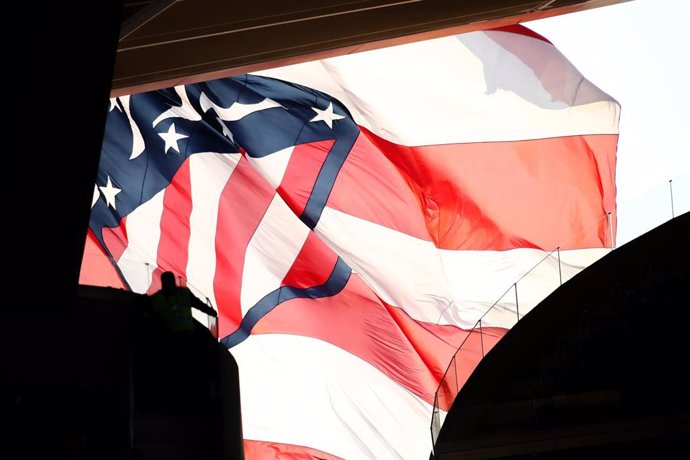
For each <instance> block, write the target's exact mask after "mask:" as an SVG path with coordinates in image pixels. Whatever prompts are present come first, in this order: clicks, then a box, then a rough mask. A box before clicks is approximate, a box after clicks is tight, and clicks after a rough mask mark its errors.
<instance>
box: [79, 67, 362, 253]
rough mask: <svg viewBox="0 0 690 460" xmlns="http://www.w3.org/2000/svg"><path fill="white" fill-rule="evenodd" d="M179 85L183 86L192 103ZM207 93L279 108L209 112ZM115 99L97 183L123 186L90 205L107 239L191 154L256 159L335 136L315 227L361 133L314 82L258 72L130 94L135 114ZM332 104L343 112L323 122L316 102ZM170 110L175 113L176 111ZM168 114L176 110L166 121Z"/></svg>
mask: <svg viewBox="0 0 690 460" xmlns="http://www.w3.org/2000/svg"><path fill="white" fill-rule="evenodd" d="M178 91H183V92H184V93H183V94H184V95H185V96H186V99H187V101H185V100H183V98H182V97H181V96H180V94H178ZM202 94H203V95H205V96H206V97H207V98H208V100H210V101H211V102H213V103H214V104H215V105H216V106H218V107H221V108H228V107H231V106H232V105H233V104H235V103H241V104H256V103H260V102H261V101H264V100H266V99H270V100H272V101H275V102H276V103H277V104H279V106H276V107H270V108H265V109H263V110H259V111H255V112H253V113H250V114H248V115H246V116H244V117H241V118H239V119H237V120H233V121H222V120H219V117H218V114H217V113H216V111H215V110H214V109H208V110H207V111H206V112H204V110H203V108H202V105H201V98H202ZM116 104H117V106H116V107H113V108H112V110H111V111H110V112H109V114H108V119H107V124H106V133H107V135H106V137H105V140H104V142H103V147H102V152H101V162H100V166H99V170H98V176H97V180H96V185H97V186H98V187H105V186H106V184H107V183H108V180H110V182H111V184H112V187H114V188H116V189H119V192H117V194H116V195H115V196H114V199H112V201H111V202H110V203H109V202H108V201H107V200H106V198H105V195H104V194H103V192H100V194H99V198H98V200H97V202H96V203H95V205H94V206H93V209H92V211H91V221H90V228H91V229H92V230H93V232H94V234H95V235H96V236H97V237H98V238H99V239H100V240H101V242H103V241H102V229H103V228H104V227H110V228H114V227H117V226H118V225H119V223H120V221H121V220H122V218H123V217H125V216H127V215H128V214H130V213H131V212H132V211H134V210H135V209H136V208H137V207H139V206H140V205H142V204H143V203H145V202H146V201H148V200H150V199H151V198H152V197H153V196H154V195H156V194H157V193H159V192H160V191H161V190H163V189H164V188H165V187H167V186H168V184H170V182H171V181H172V179H173V177H174V176H175V174H176V172H177V170H178V169H179V168H180V166H181V165H182V164H183V163H184V161H185V160H186V159H187V157H189V156H190V155H194V154H195V153H201V152H218V153H235V152H239V151H242V152H244V153H245V154H247V155H249V156H252V157H265V156H267V155H270V154H272V153H275V152H277V151H280V150H283V149H285V148H288V147H292V146H296V145H300V144H305V143H311V142H319V141H324V140H332V141H334V143H333V146H332V148H331V151H330V152H329V153H328V156H327V158H326V160H325V162H324V165H323V168H322V170H321V171H320V173H319V176H318V178H317V180H316V183H315V186H314V188H313V190H312V194H311V196H310V197H309V200H308V202H307V205H306V207H305V210H304V213H303V215H302V216H300V218H301V219H302V221H303V222H304V223H305V224H307V225H308V226H309V227H310V228H314V226H315V225H316V224H317V222H318V220H319V218H320V216H321V212H322V211H323V208H324V206H325V204H326V201H327V199H328V195H329V194H330V191H331V189H332V188H333V184H334V182H335V179H336V177H337V174H338V171H339V170H340V168H341V166H342V164H343V163H344V161H345V159H346V158H347V155H348V153H349V151H350V149H351V147H352V145H354V142H355V140H356V139H357V136H358V135H359V128H358V127H357V125H356V124H355V123H354V121H353V120H352V117H351V116H350V114H349V112H348V111H347V109H346V108H345V107H344V106H343V105H342V104H341V103H340V102H338V101H337V100H335V99H333V98H331V97H329V96H328V95H326V94H324V93H321V92H319V91H315V90H313V89H310V88H305V87H303V86H299V85H294V84H291V83H287V82H283V81H280V80H275V79H272V78H267V77H259V76H253V75H243V76H238V77H233V78H227V79H222V80H215V81H211V82H206V83H199V84H195V85H187V86H185V87H184V88H178V89H177V91H176V89H173V88H168V89H165V90H160V91H153V92H149V93H143V94H135V95H132V96H130V97H129V113H130V116H131V120H130V119H129V118H128V116H127V113H126V110H125V105H124V103H123V100H122V98H120V99H119V100H117V101H116ZM329 104H332V106H333V112H334V113H335V114H337V115H339V116H341V117H343V118H340V119H337V120H335V121H333V122H332V126H328V123H326V122H324V121H312V119H314V117H315V116H316V115H317V112H316V111H315V110H314V109H313V108H317V109H320V110H323V109H326V107H328V106H329ZM171 108H176V111H173V112H170V109H171ZM166 113H167V114H170V115H171V116H169V117H166V118H164V119H161V115H162V114H166ZM221 123H222V124H221ZM132 124H135V125H136V128H137V129H138V131H139V132H140V133H141V137H142V139H143V142H144V145H145V149H144V151H143V152H142V153H141V154H139V155H138V156H136V157H135V158H131V156H132V155H131V153H132V144H133V140H134V132H133V128H132ZM173 125H174V126H173ZM223 125H224V126H223ZM170 132H172V133H175V134H176V135H177V138H176V140H174V141H173V142H172V143H171V144H167V145H168V148H167V150H166V141H165V139H164V137H162V136H161V135H163V136H165V135H167V134H168V133H170ZM170 145H173V147H172V148H171V147H170ZM175 147H176V148H177V149H178V150H179V152H178V151H176V150H175ZM99 190H102V189H100V188H99Z"/></svg>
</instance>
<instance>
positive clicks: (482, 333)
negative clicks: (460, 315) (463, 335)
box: [479, 319, 484, 358]
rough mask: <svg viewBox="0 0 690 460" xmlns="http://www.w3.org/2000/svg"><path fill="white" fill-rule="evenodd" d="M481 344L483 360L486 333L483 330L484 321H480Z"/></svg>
mask: <svg viewBox="0 0 690 460" xmlns="http://www.w3.org/2000/svg"><path fill="white" fill-rule="evenodd" d="M479 342H480V343H481V345H482V358H483V357H484V331H483V330H482V320H481V319H479Z"/></svg>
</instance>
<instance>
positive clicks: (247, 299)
mask: <svg viewBox="0 0 690 460" xmlns="http://www.w3.org/2000/svg"><path fill="white" fill-rule="evenodd" d="M309 231H310V230H309V227H307V226H306V225H304V223H303V222H302V221H301V220H299V218H298V217H297V216H296V215H295V213H294V212H293V211H292V210H291V209H290V208H289V207H288V205H287V204H286V203H285V201H283V199H282V198H281V197H280V196H279V195H278V194H276V195H275V196H274V197H273V200H272V201H271V204H270V205H269V206H268V209H267V210H266V213H265V214H264V217H263V219H262V220H261V223H260V224H259V226H258V228H257V229H256V231H255V232H254V235H252V239H251V240H250V241H249V244H248V245H247V251H246V253H245V259H244V270H243V273H242V280H243V281H244V280H247V282H243V283H242V294H241V301H240V302H241V305H242V315H243V316H244V314H246V313H247V311H248V310H249V308H251V307H253V306H254V304H256V303H257V302H258V301H259V300H261V299H262V298H263V297H264V296H265V295H266V294H268V293H270V292H271V291H273V290H275V289H277V288H279V287H280V285H281V282H282V281H283V278H285V275H287V273H288V272H289V271H290V267H292V264H293V263H294V261H295V259H296V258H297V255H298V254H299V252H300V250H301V249H302V246H303V245H304V242H305V241H306V239H307V236H309ZM278 254H279V255H280V256H278Z"/></svg>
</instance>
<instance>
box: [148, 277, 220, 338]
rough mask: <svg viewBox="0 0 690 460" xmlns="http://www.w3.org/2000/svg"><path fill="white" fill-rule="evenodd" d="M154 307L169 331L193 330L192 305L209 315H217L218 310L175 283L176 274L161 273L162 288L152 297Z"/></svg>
mask: <svg viewBox="0 0 690 460" xmlns="http://www.w3.org/2000/svg"><path fill="white" fill-rule="evenodd" d="M151 302H152V303H153V308H154V310H155V311H156V313H157V314H158V316H159V318H160V319H161V321H162V322H163V324H164V325H165V326H166V328H167V330H168V332H172V333H177V332H191V331H192V330H193V329H194V319H193V318H192V307H194V308H196V309H197V310H199V311H202V312H204V313H206V314H207V315H210V316H213V317H216V316H218V315H217V313H216V311H215V310H214V309H213V308H211V307H210V306H208V305H206V304H205V303H203V302H202V301H201V300H199V299H198V298H196V297H195V296H194V295H193V294H192V292H191V291H190V290H189V289H188V288H186V287H183V286H177V285H176V284H175V274H174V273H173V272H164V273H163V274H162V275H161V289H160V291H158V292H156V293H155V294H154V295H153V296H152V297H151Z"/></svg>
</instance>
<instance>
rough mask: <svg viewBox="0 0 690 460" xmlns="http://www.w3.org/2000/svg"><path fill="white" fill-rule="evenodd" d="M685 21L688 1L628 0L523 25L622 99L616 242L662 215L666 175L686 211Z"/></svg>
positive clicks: (689, 58) (689, 37) (689, 193)
mask: <svg viewBox="0 0 690 460" xmlns="http://www.w3.org/2000/svg"><path fill="white" fill-rule="evenodd" d="M689 21H690V1H688V0H633V1H630V2H625V3H621V4H617V5H613V6H607V7H603V8H595V9H593V10H589V11H584V12H580V13H572V14H567V15H563V16H557V17H554V18H549V19H544V20H540V21H534V22H530V23H526V24H525V25H526V26H527V27H529V28H531V29H533V30H535V31H536V32H539V33H540V34H542V35H544V36H545V37H547V38H548V39H549V40H550V41H551V42H552V43H553V44H554V45H555V46H556V47H557V48H558V49H559V50H560V51H561V52H562V53H563V54H564V55H565V56H566V57H567V58H568V59H569V60H570V61H571V62H572V63H573V64H574V65H575V66H576V67H577V68H578V69H579V70H580V72H582V74H583V75H584V76H585V77H586V78H587V79H589V80H590V81H592V82H593V83H594V84H595V85H597V86H599V87H600V88H601V89H602V90H604V91H606V92H607V93H609V94H610V95H611V96H613V97H614V98H615V99H617V100H618V101H619V102H620V104H621V107H622V108H621V122H620V137H619V142H618V165H617V178H616V182H617V187H618V206H619V210H618V213H619V223H620V227H619V232H618V234H619V243H622V242H625V241H627V239H629V237H632V236H633V233H638V232H639V231H640V230H635V229H633V227H635V228H637V227H640V225H642V227H645V228H646V227H649V226H650V225H651V224H650V225H645V224H640V222H638V220H639V219H643V216H645V215H650V214H651V215H652V217H651V219H652V220H653V219H655V218H656V219H663V216H664V215H666V214H665V213H666V211H667V209H666V205H667V201H668V202H670V198H669V197H670V193H669V184H668V181H669V179H673V192H674V193H673V196H674V207H675V211H676V215H678V213H679V211H688V210H690V117H689V116H688V108H689V107H690V91H688V85H689V83H688V82H690V70H689V69H690V32H688V27H687V24H688V22H689ZM648 208H649V209H648ZM660 208H663V210H661V209H660ZM668 208H669V209H670V204H669V205H668ZM624 214H627V215H624ZM654 214H659V216H654ZM668 217H670V215H669V216H668ZM663 220H665V219H663ZM651 226H653V225H651ZM640 228H641V227H640ZM641 229H642V230H643V229H644V228H641ZM628 235H629V236H628Z"/></svg>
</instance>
